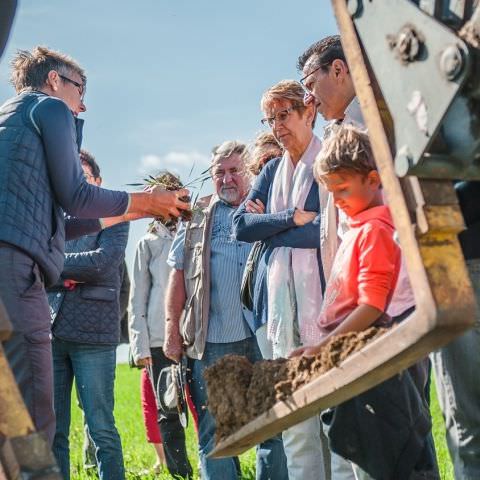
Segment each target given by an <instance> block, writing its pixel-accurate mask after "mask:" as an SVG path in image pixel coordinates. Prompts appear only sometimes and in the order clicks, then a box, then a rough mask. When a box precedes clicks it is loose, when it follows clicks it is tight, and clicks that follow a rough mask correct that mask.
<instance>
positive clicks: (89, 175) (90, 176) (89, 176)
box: [83, 172, 97, 180]
mask: <svg viewBox="0 0 480 480" xmlns="http://www.w3.org/2000/svg"><path fill="white" fill-rule="evenodd" d="M83 176H84V177H85V179H86V180H90V179H91V178H93V179H94V180H95V179H96V178H97V177H96V176H95V175H92V174H91V173H87V172H84V173H83Z"/></svg>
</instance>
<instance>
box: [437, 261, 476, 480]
mask: <svg viewBox="0 0 480 480" xmlns="http://www.w3.org/2000/svg"><path fill="white" fill-rule="evenodd" d="M467 267H468V271H469V273H470V279H471V281H472V285H473V288H474V291H475V296H476V298H477V303H479V302H480V259H475V260H469V261H467ZM432 361H433V366H434V369H435V380H436V385H437V395H438V400H439V403H440V407H441V409H442V413H443V416H444V418H445V423H446V427H447V443H448V449H449V451H450V456H451V458H452V461H453V465H454V469H455V478H456V479H462V480H473V479H476V480H477V479H479V478H480V374H479V372H480V314H479V312H478V310H477V316H476V323H475V326H474V327H473V328H472V329H471V330H469V331H468V332H466V333H464V334H463V335H461V336H460V337H458V338H456V339H455V340H454V341H453V342H451V343H449V344H448V345H446V346H445V347H443V348H442V349H441V350H438V351H436V352H433V353H432Z"/></svg>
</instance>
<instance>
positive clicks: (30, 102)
mask: <svg viewBox="0 0 480 480" xmlns="http://www.w3.org/2000/svg"><path fill="white" fill-rule="evenodd" d="M47 98H50V97H48V95H45V94H43V93H41V92H34V91H27V92H24V93H21V94H20V95H18V96H16V97H14V98H12V99H10V100H9V101H7V102H6V103H5V104H4V105H3V106H2V107H0V241H3V242H7V243H9V244H11V245H14V246H16V247H18V248H20V249H21V250H23V251H24V252H25V253H27V254H28V255H29V256H30V257H31V258H33V260H34V261H35V262H37V264H38V265H39V267H40V268H41V270H42V273H43V274H44V276H45V283H46V284H47V285H48V284H53V283H54V282H55V281H56V280H57V279H58V277H59V276H60V273H61V271H62V269H63V261H64V244H65V225H64V219H63V217H64V215H63V211H62V209H61V207H60V205H58V203H57V201H56V199H55V195H54V192H53V191H52V188H51V185H50V181H49V175H48V171H47V163H46V159H45V150H44V148H43V143H42V138H41V137H40V134H39V133H38V132H37V129H36V127H35V125H34V124H33V122H32V117H31V113H32V110H33V109H34V108H35V107H36V105H38V103H39V102H41V101H43V100H45V99H47ZM78 137H79V136H78V133H77V139H78ZM79 148H80V147H79Z"/></svg>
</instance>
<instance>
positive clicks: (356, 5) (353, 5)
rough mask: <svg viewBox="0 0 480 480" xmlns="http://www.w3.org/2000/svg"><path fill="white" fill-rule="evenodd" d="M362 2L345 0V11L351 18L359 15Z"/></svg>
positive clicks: (360, 0) (359, 0)
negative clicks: (346, 10)
mask: <svg viewBox="0 0 480 480" xmlns="http://www.w3.org/2000/svg"><path fill="white" fill-rule="evenodd" d="M361 6H362V0H347V9H348V13H349V14H350V16H351V17H355V16H357V14H359V13H360V8H361Z"/></svg>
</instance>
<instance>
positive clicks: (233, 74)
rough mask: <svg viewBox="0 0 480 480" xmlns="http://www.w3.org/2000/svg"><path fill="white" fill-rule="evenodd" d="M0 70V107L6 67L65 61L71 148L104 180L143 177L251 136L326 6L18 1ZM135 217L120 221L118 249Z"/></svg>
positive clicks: (184, 169)
mask: <svg viewBox="0 0 480 480" xmlns="http://www.w3.org/2000/svg"><path fill="white" fill-rule="evenodd" d="M19 3H20V5H19V9H18V11H17V16H16V21H15V24H14V28H13V32H12V34H11V36H10V40H9V43H8V46H7V50H6V52H5V54H4V56H3V58H2V62H1V64H0V103H3V101H4V100H6V99H7V98H9V97H11V96H12V95H13V94H14V92H13V88H12V87H11V86H10V85H9V84H8V61H9V59H10V58H11V57H12V55H13V53H14V52H15V51H16V50H17V49H19V48H22V49H30V48H32V47H33V46H34V45H37V44H42V45H47V46H49V47H51V48H54V49H57V50H60V51H62V52H65V53H68V54H70V55H72V56H73V57H74V58H75V59H76V60H77V61H78V62H79V63H80V64H81V65H82V66H83V67H84V68H85V70H86V72H87V76H88V86H87V94H86V97H85V103H86V106H87V112H86V113H84V114H83V118H84V119H85V129H84V143H83V146H84V147H85V148H87V149H88V150H89V151H91V152H92V153H93V154H94V155H95V156H96V158H97V161H98V162H99V164H100V167H101V169H102V176H103V178H104V185H105V186H108V187H110V188H118V189H125V188H127V189H128V188H129V187H126V184H128V183H133V182H136V181H139V180H140V179H141V178H143V175H144V174H145V173H155V172H156V171H158V170H159V169H160V168H169V169H174V170H176V171H177V172H178V173H180V175H181V176H182V177H183V179H184V180H185V179H186V177H187V176H188V172H189V171H190V168H191V165H192V163H193V162H195V165H196V170H197V171H201V170H202V169H204V168H205V165H206V162H208V158H209V153H210V150H211V148H212V146H214V145H216V144H219V143H221V142H222V141H224V140H227V139H239V140H242V141H246V142H248V141H249V140H251V139H252V138H253V137H254V135H255V134H256V133H257V132H258V131H259V130H260V128H261V126H260V123H259V119H260V118H261V113H260V110H259V101H260V97H261V95H262V92H263V91H264V90H265V89H266V88H268V87H269V86H271V85H273V84H274V83H276V82H277V81H279V80H282V79H285V78H299V75H298V73H297V72H296V68H295V64H296V59H297V57H298V55H299V54H300V53H301V52H302V51H303V50H304V49H305V48H306V47H308V46H309V45H310V44H311V43H313V42H314V41H316V40H318V39H320V38H322V37H324V36H326V35H331V34H333V33H336V32H337V28H336V25H335V21H334V18H333V15H332V10H331V6H330V2H329V1H328V0H305V1H303V2H292V1H286V0H283V1H281V0H278V1H274V0H243V1H236V2H233V1H229V0H223V1H220V0H203V1H201V0H195V1H194V0H137V1H136V2H132V1H127V0H116V1H114V0H102V1H98V0H97V1H93V0H83V1H82V2H70V1H68V2H67V1H65V0H43V1H42V2H40V1H38V0H23V1H22V0H19ZM146 223H147V222H144V221H140V222H135V224H132V228H131V235H130V241H129V245H128V248H127V262H128V264H129V266H130V265H131V262H132V259H133V253H134V249H135V244H136V242H137V241H138V239H139V238H140V237H141V236H142V234H143V233H144V231H145V226H146Z"/></svg>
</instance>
